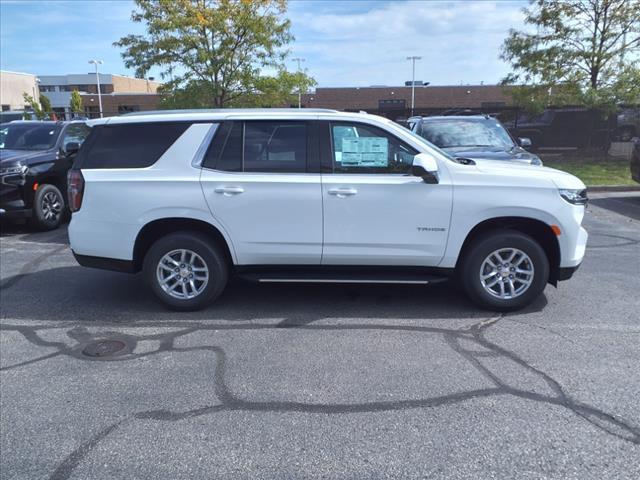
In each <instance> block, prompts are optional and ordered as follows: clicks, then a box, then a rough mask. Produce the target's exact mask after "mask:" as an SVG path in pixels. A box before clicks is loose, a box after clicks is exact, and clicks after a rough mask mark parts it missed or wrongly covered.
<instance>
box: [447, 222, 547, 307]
mask: <svg viewBox="0 0 640 480" xmlns="http://www.w3.org/2000/svg"><path fill="white" fill-rule="evenodd" d="M509 248H511V249H517V250H520V251H521V252H524V253H525V254H526V255H527V256H528V257H529V259H530V260H531V263H532V264H533V279H532V281H531V284H530V285H529V286H528V288H526V289H525V290H524V291H523V292H522V293H521V294H519V296H515V297H514V298H507V299H504V298H498V297H496V296H494V295H492V294H490V293H489V292H488V291H487V290H486V289H485V287H484V286H483V284H482V281H481V278H480V275H481V271H480V269H481V267H482V265H483V263H484V261H485V259H486V258H487V257H489V255H490V254H491V253H493V252H495V251H496V250H500V249H509ZM501 268H504V267H501ZM458 275H459V279H460V282H461V284H462V287H463V289H464V291H465V293H466V294H467V296H468V297H469V298H470V299H471V300H472V301H473V302H474V303H475V304H477V305H478V306H480V307H482V308H486V309H488V310H494V311H499V312H506V311H512V310H519V309H521V308H524V307H526V306H527V305H529V304H530V303H531V302H533V301H534V300H535V299H536V298H538V297H539V296H540V294H541V293H542V292H543V290H544V288H545V286H546V285H547V281H548V280H549V260H548V258H547V255H546V253H545V251H544V250H543V249H542V247H541V246H540V245H539V244H538V242H536V241H535V240H534V239H533V238H531V237H530V236H528V235H525V234H523V233H520V232H517V231H513V230H496V231H493V232H490V233H487V234H484V235H482V236H480V237H478V238H477V239H475V240H474V241H473V243H472V244H471V245H469V247H468V248H466V249H465V251H464V252H463V258H462V263H461V265H460V267H459V270H458ZM500 275H501V274H496V277H493V278H494V279H495V278H499V277H500ZM506 281H508V280H506ZM498 286H499V283H498Z"/></svg>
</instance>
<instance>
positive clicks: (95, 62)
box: [89, 60, 104, 118]
mask: <svg viewBox="0 0 640 480" xmlns="http://www.w3.org/2000/svg"><path fill="white" fill-rule="evenodd" d="M89 63H91V64H93V65H95V66H96V85H97V86H98V105H99V107H100V118H102V95H100V75H99V74H98V65H102V64H103V63H104V62H103V61H102V60H89Z"/></svg>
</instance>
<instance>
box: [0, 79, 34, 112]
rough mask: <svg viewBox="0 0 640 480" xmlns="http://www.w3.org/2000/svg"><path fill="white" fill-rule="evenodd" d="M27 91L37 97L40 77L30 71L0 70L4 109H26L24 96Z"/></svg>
mask: <svg viewBox="0 0 640 480" xmlns="http://www.w3.org/2000/svg"><path fill="white" fill-rule="evenodd" d="M25 93H27V94H28V95H31V96H32V97H33V98H35V99H37V98H38V97H39V96H40V94H39V91H38V79H37V77H36V76H35V75H31V74H29V73H18V72H8V71H6V70H2V71H0V105H2V111H3V112H8V111H11V110H24V97H23V95H24V94H25Z"/></svg>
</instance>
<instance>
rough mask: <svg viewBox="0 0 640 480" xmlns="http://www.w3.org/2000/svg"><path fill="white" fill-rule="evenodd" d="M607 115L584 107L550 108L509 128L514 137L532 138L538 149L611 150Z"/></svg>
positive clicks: (520, 119)
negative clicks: (591, 148)
mask: <svg viewBox="0 0 640 480" xmlns="http://www.w3.org/2000/svg"><path fill="white" fill-rule="evenodd" d="M609 122H610V119H609V118H607V116H606V115H605V114H603V113H602V112H599V111H597V110H588V109H585V108H567V107H565V108H557V109H547V110H545V111H544V112H543V113H541V114H540V115H533V116H524V118H519V119H518V122H517V123H516V124H515V125H513V126H510V128H509V131H510V132H511V134H512V135H513V136H515V137H527V138H529V139H531V143H532V146H533V148H534V149H535V150H575V149H579V148H585V147H597V148H608V147H609V144H610V133H609V132H610V131H611V130H612V128H613V127H612V125H610V124H609Z"/></svg>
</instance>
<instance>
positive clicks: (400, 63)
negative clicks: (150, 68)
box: [0, 0, 526, 87]
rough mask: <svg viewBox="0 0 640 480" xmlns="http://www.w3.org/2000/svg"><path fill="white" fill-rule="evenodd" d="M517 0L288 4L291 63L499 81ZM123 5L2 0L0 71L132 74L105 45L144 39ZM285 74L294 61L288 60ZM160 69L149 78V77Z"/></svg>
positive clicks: (371, 76) (358, 81) (378, 80)
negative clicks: (97, 66)
mask: <svg viewBox="0 0 640 480" xmlns="http://www.w3.org/2000/svg"><path fill="white" fill-rule="evenodd" d="M525 5H526V2H524V1H517V0H507V1H504V0H503V1H500V0H495V1H494V0H483V1H472V0H468V1H428V0H422V1H365V0H360V1H338V0H325V1H310V0H292V1H290V3H289V10H288V13H287V16H288V17H289V19H290V20H291V22H292V32H293V34H294V36H295V37H296V40H295V42H294V43H293V44H292V45H291V46H290V50H291V57H304V58H305V59H306V62H305V63H304V67H305V68H307V69H308V72H309V73H310V74H311V75H312V76H314V77H315V78H316V80H317V81H318V85H319V86H321V87H331V86H367V85H399V84H402V83H403V82H404V81H405V80H409V79H410V77H411V65H410V62H408V61H407V60H406V57H407V56H410V55H419V56H422V60H421V61H419V62H417V64H416V79H417V80H424V81H429V82H431V84H434V85H452V84H453V85H456V84H460V83H461V82H462V83H465V84H467V83H468V84H478V83H480V82H481V81H483V82H485V83H496V82H498V81H499V80H500V79H501V78H502V77H503V76H504V75H505V74H506V73H508V71H509V69H508V66H507V65H506V64H504V62H502V61H500V60H499V58H498V54H499V48H500V45H501V44H502V41H503V40H504V38H505V36H506V34H507V32H508V30H509V28H521V27H522V25H523V15H522V12H521V9H522V7H523V6H525ZM133 8H134V5H133V2H130V1H128V0H93V1H83V0H75V1H45V0H37V1H22V0H0V44H1V52H0V53H1V54H0V67H1V68H2V69H3V70H12V71H19V72H28V73H35V74H39V75H46V74H65V73H87V72H89V71H91V66H90V65H88V63H87V61H88V60H89V59H91V58H98V59H101V60H104V62H105V64H104V65H103V67H102V71H104V72H105V73H119V74H125V75H126V74H129V75H130V74H132V73H133V72H132V71H130V70H127V69H126V68H125V66H124V63H123V61H122V58H121V57H120V51H119V50H118V49H117V48H115V47H113V46H112V43H113V42H114V41H116V40H118V39H119V38H120V37H122V36H124V35H127V34H129V33H143V26H142V25H140V24H134V23H133V22H131V21H130V14H131V10H133ZM288 68H289V69H291V70H293V69H294V68H295V64H294V63H293V62H291V61H289V62H288ZM154 73H155V75H156V76H157V75H158V72H151V75H154Z"/></svg>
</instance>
